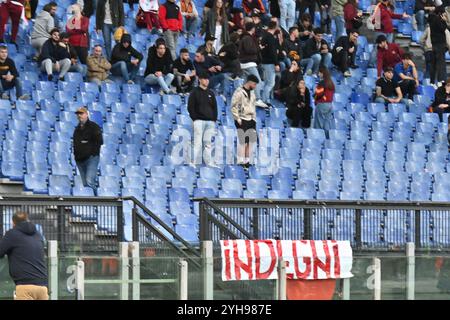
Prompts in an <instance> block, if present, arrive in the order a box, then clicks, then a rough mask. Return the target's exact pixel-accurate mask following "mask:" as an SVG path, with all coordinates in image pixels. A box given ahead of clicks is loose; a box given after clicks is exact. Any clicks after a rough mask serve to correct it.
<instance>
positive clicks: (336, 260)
mask: <svg viewBox="0 0 450 320" xmlns="http://www.w3.org/2000/svg"><path fill="white" fill-rule="evenodd" d="M331 243H332V244H333V254H334V276H335V278H339V277H340V276H341V258H340V256H339V245H338V243H337V242H336V241H335V240H333V241H331Z"/></svg>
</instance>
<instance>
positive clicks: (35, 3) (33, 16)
mask: <svg viewBox="0 0 450 320" xmlns="http://www.w3.org/2000/svg"><path fill="white" fill-rule="evenodd" d="M38 2H39V1H38V0H30V11H31V12H30V13H31V19H36V9H37V7H38Z"/></svg>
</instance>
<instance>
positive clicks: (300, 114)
mask: <svg viewBox="0 0 450 320" xmlns="http://www.w3.org/2000/svg"><path fill="white" fill-rule="evenodd" d="M312 111H313V110H312V108H311V107H303V108H299V107H297V106H289V107H288V110H287V111H286V117H287V118H288V119H289V120H290V124H291V127H294V128H299V127H301V128H309V127H311V116H312Z"/></svg>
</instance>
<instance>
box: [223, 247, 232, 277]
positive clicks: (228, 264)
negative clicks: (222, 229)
mask: <svg viewBox="0 0 450 320" xmlns="http://www.w3.org/2000/svg"><path fill="white" fill-rule="evenodd" d="M228 245H229V243H228V240H224V242H223V246H224V247H228ZM223 254H224V256H225V277H226V278H227V280H230V279H231V261H230V249H229V248H228V249H225V250H223Z"/></svg>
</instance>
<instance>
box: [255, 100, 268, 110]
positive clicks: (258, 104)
mask: <svg viewBox="0 0 450 320" xmlns="http://www.w3.org/2000/svg"><path fill="white" fill-rule="evenodd" d="M255 106H257V107H260V108H269V106H268V105H267V104H265V103H264V102H263V101H262V100H261V99H258V100H257V101H256V102H255Z"/></svg>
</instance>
